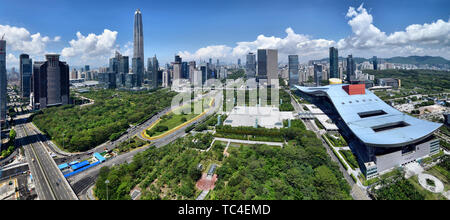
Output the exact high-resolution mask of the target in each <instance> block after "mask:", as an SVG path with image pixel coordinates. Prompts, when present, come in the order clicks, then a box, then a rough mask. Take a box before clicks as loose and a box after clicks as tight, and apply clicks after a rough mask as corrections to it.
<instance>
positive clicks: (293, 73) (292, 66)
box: [288, 55, 299, 87]
mask: <svg viewBox="0 0 450 220" xmlns="http://www.w3.org/2000/svg"><path fill="white" fill-rule="evenodd" d="M288 61H289V87H293V86H294V85H298V82H299V74H298V55H289V56H288Z"/></svg>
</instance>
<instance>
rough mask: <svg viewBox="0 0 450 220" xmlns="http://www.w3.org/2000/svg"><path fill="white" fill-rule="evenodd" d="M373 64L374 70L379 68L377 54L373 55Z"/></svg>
mask: <svg viewBox="0 0 450 220" xmlns="http://www.w3.org/2000/svg"><path fill="white" fill-rule="evenodd" d="M372 64H373V69H374V70H378V59H377V57H376V56H373V58H372Z"/></svg>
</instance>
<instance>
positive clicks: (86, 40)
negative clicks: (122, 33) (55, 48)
mask: <svg viewBox="0 0 450 220" xmlns="http://www.w3.org/2000/svg"><path fill="white" fill-rule="evenodd" d="M76 35H77V39H73V40H71V41H70V42H69V44H70V47H65V48H64V49H63V50H62V51H61V55H62V56H63V58H64V59H68V61H69V60H70V63H72V64H75V65H83V64H94V65H98V63H99V62H100V63H105V60H108V59H109V58H110V57H111V56H112V55H113V54H114V51H115V50H116V49H118V46H117V45H116V40H117V31H110V30H108V29H105V30H104V31H103V33H102V34H100V35H96V34H93V33H90V34H88V35H87V36H84V35H83V34H81V33H80V32H77V34H76Z"/></svg>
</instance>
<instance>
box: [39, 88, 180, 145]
mask: <svg viewBox="0 0 450 220" xmlns="http://www.w3.org/2000/svg"><path fill="white" fill-rule="evenodd" d="M175 94H176V93H174V92H170V91H168V90H157V91H154V92H150V93H149V92H128V91H115V90H98V91H91V92H88V93H84V94H83V96H86V97H88V98H91V99H94V100H95V104H93V105H89V106H84V107H79V106H73V105H65V106H60V107H54V108H48V109H44V110H42V111H40V112H38V113H37V114H36V115H35V116H34V117H33V122H34V123H35V124H36V125H37V126H38V127H39V128H40V129H41V131H43V132H44V133H46V134H47V135H49V136H50V137H51V138H52V140H53V141H55V142H56V143H57V144H58V145H59V146H61V147H64V148H65V149H66V150H68V151H70V152H76V151H86V150H89V149H91V148H93V147H95V146H97V145H99V144H101V143H103V142H105V141H107V140H108V139H109V140H114V139H117V138H118V137H119V136H120V134H122V133H123V132H125V131H126V129H127V128H128V127H129V126H130V124H139V123H141V122H144V121H145V120H147V119H149V118H151V117H152V116H154V115H155V114H157V113H158V112H160V111H161V110H163V109H164V108H167V107H169V106H170V104H171V100H172V97H173V96H174V95H175ZM63 138H64V139H63Z"/></svg>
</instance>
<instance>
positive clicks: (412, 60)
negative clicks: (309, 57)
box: [318, 56, 450, 65]
mask: <svg viewBox="0 0 450 220" xmlns="http://www.w3.org/2000/svg"><path fill="white" fill-rule="evenodd" d="M328 59H329V58H323V59H321V60H318V61H327V60H328ZM344 59H346V58H345V57H339V60H344ZM353 59H354V60H355V62H356V63H362V62H365V61H372V58H369V59H367V58H363V57H354V58H353ZM378 60H380V61H381V60H384V61H386V62H388V63H402V64H414V65H424V64H428V65H444V64H447V65H450V60H447V59H445V58H443V57H432V56H409V57H392V58H378Z"/></svg>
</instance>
